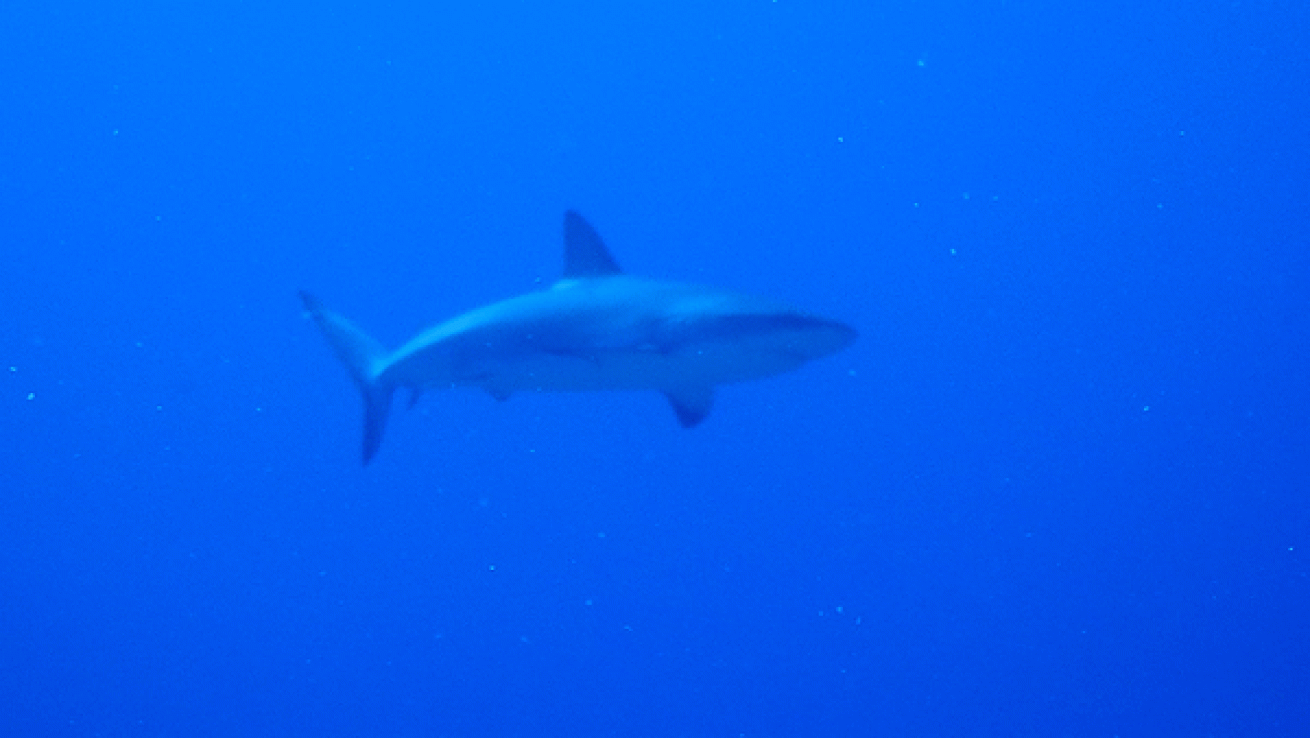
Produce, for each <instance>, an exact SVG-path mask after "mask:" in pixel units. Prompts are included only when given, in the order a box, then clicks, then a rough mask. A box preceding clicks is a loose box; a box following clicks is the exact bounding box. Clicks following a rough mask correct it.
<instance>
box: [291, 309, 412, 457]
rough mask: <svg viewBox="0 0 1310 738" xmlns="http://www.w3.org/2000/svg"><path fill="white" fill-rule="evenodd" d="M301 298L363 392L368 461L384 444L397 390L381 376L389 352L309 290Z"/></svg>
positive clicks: (365, 451) (365, 445)
mask: <svg viewBox="0 0 1310 738" xmlns="http://www.w3.org/2000/svg"><path fill="white" fill-rule="evenodd" d="M300 299H301V300H302V301H303V302H304V303H305V309H306V310H308V311H309V314H310V315H311V316H313V318H314V322H315V323H317V324H318V327H319V328H320V329H322V331H323V335H325V336H327V340H328V343H329V344H331V345H332V349H333V350H334V351H336V352H337V356H338V357H339V358H340V359H341V361H342V363H344V364H345V365H346V368H347V369H349V370H350V376H351V378H352V379H354V380H355V384H356V385H358V386H359V391H360V393H361V394H362V395H364V463H365V464H368V462H369V461H371V460H372V459H373V455H374V454H376V453H377V450H378V446H379V445H381V444H382V430H383V428H385V427H386V425H387V413H388V412H389V411H390V409H391V394H392V392H394V391H395V389H396V388H395V385H392V384H389V383H386V382H382V381H379V379H378V378H379V376H380V375H381V374H382V370H383V369H384V368H385V367H386V358H387V351H386V349H384V348H382V345H381V344H380V343H378V342H377V341H375V340H373V338H372V336H369V335H368V334H367V333H365V332H364V331H362V330H360V328H359V327H358V326H356V325H355V324H354V323H352V322H350V321H349V320H347V319H346V318H344V317H342V316H340V315H338V314H336V313H334V312H332V311H331V310H328V309H327V308H325V307H323V303H321V302H319V301H318V299H317V298H315V297H314V296H313V295H311V294H309V293H308V292H301V293H300Z"/></svg>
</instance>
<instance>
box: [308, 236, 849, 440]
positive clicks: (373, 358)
mask: <svg viewBox="0 0 1310 738" xmlns="http://www.w3.org/2000/svg"><path fill="white" fill-rule="evenodd" d="M300 297H301V299H302V300H303V301H304V303H305V308H306V309H307V310H308V311H309V314H310V315H311V316H313V318H314V321H315V322H316V323H317V324H318V326H319V328H321V329H322V330H323V333H324V334H325V335H326V336H327V339H328V343H330V344H331V345H332V348H333V349H334V350H335V351H336V353H337V356H338V357H340V358H341V361H342V362H344V363H345V365H346V367H347V368H348V369H349V370H350V376H351V377H352V378H353V379H354V380H355V383H356V384H357V385H358V386H359V389H360V391H361V392H362V393H363V395H364V463H365V464H368V463H369V461H370V460H372V458H373V456H374V454H376V453H377V450H378V446H379V444H381V442H382V431H383V428H384V427H385V425H386V421H387V414H388V412H389V411H390V408H391V397H392V394H393V393H394V392H395V391H396V389H398V388H402V387H403V388H407V389H409V390H411V392H412V393H413V394H412V395H411V401H410V402H411V405H412V404H413V402H415V401H417V399H418V396H419V393H421V392H423V391H424V390H428V389H437V388H449V387H474V388H480V389H482V390H485V391H486V392H488V393H489V394H490V395H491V396H492V397H495V398H496V399H498V400H504V399H507V398H509V397H510V395H512V394H514V393H515V392H573V391H592V390H654V391H656V392H662V393H664V395H665V396H666V397H667V398H668V400H669V404H670V405H672V406H673V412H674V413H675V414H676V415H677V418H678V421H679V422H680V423H681V424H682V425H683V427H685V428H690V427H693V426H695V425H697V424H698V423H700V422H701V421H702V420H704V419H705V416H706V415H707V414H709V411H710V405H711V404H712V402H713V399H714V387H715V386H716V385H719V384H725V383H728V382H740V381H744V380H748V379H758V378H761V377H768V376H772V375H775V374H780V373H783V372H787V371H790V370H792V369H795V368H797V367H799V366H800V365H801V364H803V363H805V362H806V361H809V360H811V359H817V358H819V357H822V356H827V355H829V354H833V353H836V352H837V351H840V350H841V349H843V348H845V347H846V346H849V345H850V344H851V342H852V341H854V340H855V337H856V333H855V330H854V329H852V328H851V327H849V326H847V325H845V324H843V323H839V322H837V321H835V320H828V319H826V318H821V317H817V316H814V315H809V314H806V313H803V312H800V311H797V310H795V309H793V308H791V307H788V306H786V305H783V304H780V303H777V302H773V301H772V300H767V299H764V298H760V297H752V296H749V295H742V294H738V293H736V292H730V291H727V290H722V289H717V288H713V287H705V286H701V285H693V284H682V283H677V282H663V281H657V280H651V279H641V278H638V277H633V276H629V275H626V274H624V273H623V272H622V271H621V270H620V269H619V266H618V263H617V262H615V261H614V257H612V256H611V255H610V252H609V250H608V249H606V248H605V244H604V243H603V242H602V241H601V238H600V236H599V235H598V234H597V233H596V231H595V229H593V228H592V227H591V225H590V224H588V223H587V221H585V220H583V218H582V216H580V215H578V214H577V213H576V212H573V211H569V212H567V213H565V215H564V274H563V277H562V278H561V279H560V280H559V281H558V282H556V283H555V284H554V285H553V286H551V287H550V288H549V289H546V290H542V291H539V292H530V293H528V294H524V295H519V296H518V297H512V298H510V299H508V300H502V301H500V302H496V303H492V304H490V305H486V306H484V307H480V308H477V309H475V310H471V311H469V312H467V313H464V314H463V315H460V316H457V317H455V318H451V319H450V320H447V321H446V322H444V323H441V324H439V325H436V326H433V327H431V328H428V329H427V330H425V331H423V332H422V333H420V334H418V335H417V336H415V337H414V338H413V339H411V340H410V341H409V342H408V343H406V344H405V345H403V346H401V347H400V348H398V349H396V350H395V351H387V350H386V349H385V348H383V347H382V346H381V345H380V344H379V343H378V342H377V341H375V340H373V338H371V337H370V336H369V335H368V334H366V333H365V332H364V331H362V330H360V328H358V327H357V326H356V325H355V324H354V323H352V322H350V321H349V320H347V319H346V318H344V317H342V316H340V315H338V314H336V313H334V312H332V311H330V310H328V309H327V308H325V307H323V304H322V303H321V302H319V301H318V300H317V299H315V298H314V297H313V296H311V295H309V294H308V293H305V292H301V293H300Z"/></svg>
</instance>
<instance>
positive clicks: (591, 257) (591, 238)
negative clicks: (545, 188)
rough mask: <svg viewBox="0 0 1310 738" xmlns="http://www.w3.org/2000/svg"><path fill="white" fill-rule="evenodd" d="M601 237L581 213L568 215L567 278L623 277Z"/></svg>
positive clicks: (567, 212)
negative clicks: (612, 275) (619, 275)
mask: <svg viewBox="0 0 1310 738" xmlns="http://www.w3.org/2000/svg"><path fill="white" fill-rule="evenodd" d="M622 271H623V270H622V269H619V264H618V262H616V261H614V257H613V256H610V252H609V249H607V248H605V242H604V241H601V240H600V234H598V233H596V229H595V228H592V227H591V224H590V223H588V222H587V221H586V220H585V219H584V218H583V217H582V216H581V215H578V213H577V211H575V210H569V211H566V212H565V213H564V279H585V278H587V277H607V276H609V275H611V274H620V273H622Z"/></svg>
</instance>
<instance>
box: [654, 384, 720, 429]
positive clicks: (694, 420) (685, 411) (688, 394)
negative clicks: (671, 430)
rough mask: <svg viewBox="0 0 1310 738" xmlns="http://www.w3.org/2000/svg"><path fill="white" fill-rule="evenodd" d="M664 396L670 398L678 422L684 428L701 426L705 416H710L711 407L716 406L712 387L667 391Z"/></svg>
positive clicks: (682, 388) (681, 388)
mask: <svg viewBox="0 0 1310 738" xmlns="http://www.w3.org/2000/svg"><path fill="white" fill-rule="evenodd" d="M664 396H665V397H667V398H669V404H670V405H672V406H673V413H674V414H675V415H677V416H678V422H679V423H681V424H682V427H683V428H695V427H696V426H697V425H700V422H701V421H702V420H704V419H705V416H707V415H709V414H710V407H711V406H713V405H714V388H713V387H710V386H704V387H680V388H678V389H676V390H665V391H664Z"/></svg>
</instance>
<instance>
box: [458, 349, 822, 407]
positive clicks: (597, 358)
mask: <svg viewBox="0 0 1310 738" xmlns="http://www.w3.org/2000/svg"><path fill="white" fill-rule="evenodd" d="M802 361H803V358H801V357H797V356H795V355H789V354H786V353H780V352H771V351H764V352H760V351H741V350H735V349H731V348H724V347H707V348H702V349H688V348H684V349H682V350H680V351H678V352H677V353H662V352H659V351H654V350H652V351H606V352H599V353H596V354H594V355H591V356H576V355H571V354H551V353H531V354H524V355H519V356H516V357H514V358H513V359H512V360H505V359H497V358H492V357H487V358H485V359H480V360H478V361H476V362H472V363H471V364H470V365H468V366H467V367H464V368H463V369H462V370H461V372H460V373H459V376H456V377H454V380H453V382H451V384H455V385H458V386H473V387H482V388H485V389H487V390H489V391H491V392H492V393H493V394H498V395H499V394H505V395H507V394H510V393H513V392H529V391H530V392H589V391H596V390H669V389H676V388H680V387H710V386H713V385H717V384H724V383H728V382H741V381H745V380H749V379H758V378H761V377H768V376H772V375H774V374H780V373H782V372H786V371H790V370H792V369H795V368H796V367H797V366H798V365H799V364H800V363H802Z"/></svg>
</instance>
